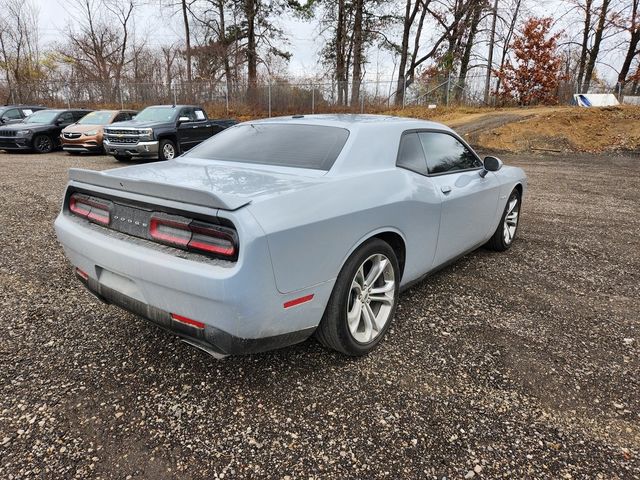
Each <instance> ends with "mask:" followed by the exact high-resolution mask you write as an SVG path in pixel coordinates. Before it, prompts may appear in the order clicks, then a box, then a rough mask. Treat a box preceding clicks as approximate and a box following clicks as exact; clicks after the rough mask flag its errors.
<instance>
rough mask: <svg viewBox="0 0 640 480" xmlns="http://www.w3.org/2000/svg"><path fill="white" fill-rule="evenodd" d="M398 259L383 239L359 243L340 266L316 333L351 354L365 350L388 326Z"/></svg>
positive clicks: (393, 305)
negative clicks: (358, 246)
mask: <svg viewBox="0 0 640 480" xmlns="http://www.w3.org/2000/svg"><path fill="white" fill-rule="evenodd" d="M399 272H400V269H399V266H398V260H397V258H396V255H395V253H394V251H393V249H392V248H391V247H390V246H389V244H387V243H386V242H384V241H382V240H380V239H378V238H374V239H371V240H369V241H368V242H366V243H365V244H364V245H362V246H361V247H360V248H359V249H358V250H356V251H355V252H354V253H353V254H352V255H351V257H349V259H348V260H347V262H346V263H345V265H344V267H343V268H342V270H341V272H340V274H339V275H338V279H337V280H336V284H335V286H334V287H333V292H332V293H331V297H330V298H329V302H328V304H327V308H326V310H325V313H324V316H323V317H322V321H321V322H320V325H319V326H318V329H317V330H316V337H317V339H318V340H319V341H320V343H322V344H323V345H324V346H326V347H329V348H332V349H334V350H337V351H339V352H342V353H345V354H347V355H352V356H360V355H365V354H367V353H369V352H370V351H371V350H373V349H374V348H375V347H376V346H377V345H378V343H380V341H381V340H382V338H383V337H384V335H385V333H386V332H387V330H388V329H389V325H390V324H391V321H392V319H393V316H394V314H395V310H396V305H397V303H398V285H399V279H400V278H399Z"/></svg>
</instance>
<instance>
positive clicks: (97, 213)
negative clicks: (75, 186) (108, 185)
mask: <svg viewBox="0 0 640 480" xmlns="http://www.w3.org/2000/svg"><path fill="white" fill-rule="evenodd" d="M69 210H70V211H71V212H72V213H73V214H75V215H77V216H79V217H83V218H86V219H88V220H91V221H93V222H95V223H99V224H101V225H109V222H110V221H111V204H110V202H106V201H101V200H100V199H97V198H95V197H89V196H87V195H81V194H79V193H74V194H72V195H71V197H70V198H69Z"/></svg>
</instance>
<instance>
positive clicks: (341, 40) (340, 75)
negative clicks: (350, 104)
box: [336, 0, 347, 105]
mask: <svg viewBox="0 0 640 480" xmlns="http://www.w3.org/2000/svg"><path fill="white" fill-rule="evenodd" d="M345 45H346V42H345V5H344V0H338V24H337V25H336V81H337V82H338V105H345V104H346V103H347V98H346V97H347V75H346V65H345Z"/></svg>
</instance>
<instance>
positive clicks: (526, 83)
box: [494, 17, 563, 105]
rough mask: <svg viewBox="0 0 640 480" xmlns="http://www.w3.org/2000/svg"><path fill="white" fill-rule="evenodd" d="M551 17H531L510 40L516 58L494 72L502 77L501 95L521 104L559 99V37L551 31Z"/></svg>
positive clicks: (560, 64) (560, 75)
mask: <svg viewBox="0 0 640 480" xmlns="http://www.w3.org/2000/svg"><path fill="white" fill-rule="evenodd" d="M551 24H552V19H551V18H537V17H533V18H529V19H528V20H527V21H526V22H525V23H524V25H523V26H522V30H521V31H520V32H518V33H517V34H516V35H515V37H514V39H513V42H512V44H511V48H512V52H513V56H514V57H515V62H513V61H511V60H509V61H508V62H505V64H504V66H503V67H502V68H501V69H500V70H499V71H496V72H494V73H495V75H496V76H497V77H498V78H500V84H501V86H500V91H499V92H498V95H500V96H501V97H503V98H505V99H513V100H515V101H516V102H517V103H518V104H519V105H535V104H554V103H557V91H558V84H559V83H560V81H561V80H562V79H563V75H562V72H561V67H562V59H561V57H560V56H559V55H558V38H560V36H561V33H555V34H552V33H551Z"/></svg>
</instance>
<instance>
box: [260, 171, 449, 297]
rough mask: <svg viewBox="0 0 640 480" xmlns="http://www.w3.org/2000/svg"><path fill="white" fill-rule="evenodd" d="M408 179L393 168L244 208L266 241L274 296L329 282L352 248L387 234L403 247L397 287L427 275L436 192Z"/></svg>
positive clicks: (434, 233) (435, 228)
mask: <svg viewBox="0 0 640 480" xmlns="http://www.w3.org/2000/svg"><path fill="white" fill-rule="evenodd" d="M412 175H413V174H412V173H411V172H408V171H406V170H402V169H398V168H395V167H394V168H393V169H385V170H379V171H375V172H371V173H369V174H366V175H357V176H356V175H354V176H349V177H341V178H339V179H333V180H332V181H328V182H326V183H323V184H319V185H315V186H313V187H311V188H308V189H304V190H301V191H299V192H294V193H292V194H289V195H286V196H280V197H274V198H271V199H268V200H266V201H263V202H258V203H255V204H251V205H249V207H248V209H249V211H250V212H251V213H252V214H253V215H254V216H255V218H256V219H257V221H258V223H259V224H260V225H261V227H262V228H263V230H264V231H265V233H266V235H267V239H268V244H269V251H270V254H271V259H272V263H273V270H274V274H275V280H276V285H277V288H278V290H279V291H280V292H282V293H289V292H292V291H296V290H301V289H305V288H308V287H310V286H312V285H316V284H320V283H322V282H326V281H328V280H332V279H335V278H336V277H337V275H338V273H339V272H340V269H341V268H342V265H343V264H344V262H345V261H346V259H347V258H348V257H349V255H350V254H351V253H352V252H353V251H354V250H355V249H356V248H357V247H358V246H359V245H360V244H362V243H363V242H364V241H365V240H366V239H368V238H370V237H372V236H374V235H376V234H377V233H381V232H387V231H390V232H395V233H397V234H399V235H400V236H401V237H402V238H403V239H404V241H405V245H406V262H405V263H406V266H405V274H404V276H403V279H402V282H403V283H406V282H407V281H410V280H412V279H415V278H417V277H419V276H420V275H421V274H422V273H424V272H425V271H426V270H428V269H429V267H430V266H431V262H432V261H433V255H434V252H435V247H436V242H437V235H438V227H439V222H440V199H439V192H437V191H436V190H435V188H434V187H433V186H432V185H431V184H430V183H422V184H419V183H416V182H415V181H413V178H412ZM418 198H419V199H420V200H418Z"/></svg>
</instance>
